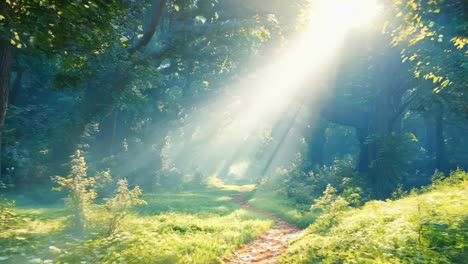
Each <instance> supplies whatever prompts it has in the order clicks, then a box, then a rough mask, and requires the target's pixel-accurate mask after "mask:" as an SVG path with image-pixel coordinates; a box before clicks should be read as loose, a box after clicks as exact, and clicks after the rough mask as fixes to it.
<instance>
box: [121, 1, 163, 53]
mask: <svg viewBox="0 0 468 264" xmlns="http://www.w3.org/2000/svg"><path fill="white" fill-rule="evenodd" d="M166 2H167V0H161V2H159V6H158V8H157V9H156V15H155V16H154V18H153V20H152V21H151V25H150V27H149V29H148V31H147V32H146V33H145V34H144V35H143V37H142V38H141V39H140V41H138V43H137V44H136V45H135V46H133V47H131V48H130V49H129V50H128V52H129V53H130V54H132V53H135V52H136V51H137V50H139V49H141V48H143V47H144V46H146V45H147V44H148V43H149V42H150V40H151V38H153V35H154V33H155V32H156V29H157V27H158V24H159V21H160V20H161V17H162V14H163V11H164V7H165V6H166Z"/></svg>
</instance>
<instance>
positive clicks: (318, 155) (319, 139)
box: [309, 120, 326, 168]
mask: <svg viewBox="0 0 468 264" xmlns="http://www.w3.org/2000/svg"><path fill="white" fill-rule="evenodd" d="M325 129H326V125H325V124H324V123H323V121H319V120H317V121H316V122H315V126H314V128H313V129H312V131H311V135H310V140H309V160H310V163H311V165H312V168H314V167H316V166H319V167H320V166H322V165H323V164H324V157H323V149H324V147H325V140H326V138H325Z"/></svg>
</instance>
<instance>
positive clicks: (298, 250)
mask: <svg viewBox="0 0 468 264" xmlns="http://www.w3.org/2000/svg"><path fill="white" fill-rule="evenodd" d="M467 196H468V173H466V172H463V171H460V170H458V171H455V172H453V173H452V174H451V175H450V177H448V178H440V177H439V179H437V180H436V181H434V183H433V184H432V185H431V186H429V187H426V188H423V189H422V190H419V191H417V190H415V191H413V192H412V193H410V194H409V195H407V196H406V197H403V198H401V199H399V200H395V201H391V200H387V201H370V202H367V203H366V204H365V205H364V206H363V207H361V208H354V209H353V208H349V207H346V208H345V209H344V210H343V211H342V212H341V213H339V214H334V218H333V221H332V222H330V221H316V222H315V223H314V224H312V225H311V226H310V227H309V228H308V229H307V234H306V235H304V236H303V237H301V238H299V239H298V240H297V241H295V242H294V243H293V244H292V245H291V246H290V251H289V253H288V254H286V255H284V256H283V257H282V258H281V259H280V262H281V263H466V262H464V261H466V259H468V200H467V199H466V197H467ZM324 213H325V214H327V212H324Z"/></svg>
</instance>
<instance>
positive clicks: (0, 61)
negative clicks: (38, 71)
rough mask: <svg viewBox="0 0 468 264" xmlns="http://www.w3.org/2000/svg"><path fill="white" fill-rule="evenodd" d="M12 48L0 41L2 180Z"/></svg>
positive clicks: (0, 157)
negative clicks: (4, 132)
mask: <svg viewBox="0 0 468 264" xmlns="http://www.w3.org/2000/svg"><path fill="white" fill-rule="evenodd" d="M12 60H13V46H11V45H10V43H8V42H7V41H6V40H0V179H2V176H3V175H2V169H3V168H2V156H3V155H2V154H3V151H2V139H3V129H4V126H5V118H6V114H7V108H8V93H9V91H10V76H11V65H12Z"/></svg>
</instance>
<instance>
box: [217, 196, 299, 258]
mask: <svg viewBox="0 0 468 264" xmlns="http://www.w3.org/2000/svg"><path fill="white" fill-rule="evenodd" d="M231 198H232V200H233V201H234V202H235V203H237V204H240V205H241V206H242V207H243V208H245V209H247V210H250V211H253V212H256V213H258V214H261V215H264V216H267V217H268V218H270V219H272V220H273V221H274V222H275V225H274V226H273V227H272V228H271V229H269V230H267V231H266V232H265V233H263V234H262V235H260V236H259V237H257V238H255V239H254V240H252V241H250V242H249V243H247V244H245V245H243V246H242V247H241V248H239V249H238V250H236V251H234V252H233V256H232V257H230V258H225V259H224V263H227V264H247V263H257V264H259V263H261V264H266V263H275V262H276V259H277V258H278V257H279V256H281V255H282V254H284V253H286V249H287V245H288V242H289V241H291V240H293V239H295V238H297V237H299V236H301V235H302V234H303V233H304V230H302V229H299V228H298V227H296V226H295V225H293V224H290V223H288V222H286V221H284V220H282V219H281V218H279V217H277V216H274V215H272V214H270V213H268V212H265V211H263V210H259V209H257V208H254V207H252V206H251V205H249V204H248V203H246V202H245V200H244V198H243V197H242V195H241V194H234V195H232V196H231Z"/></svg>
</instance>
